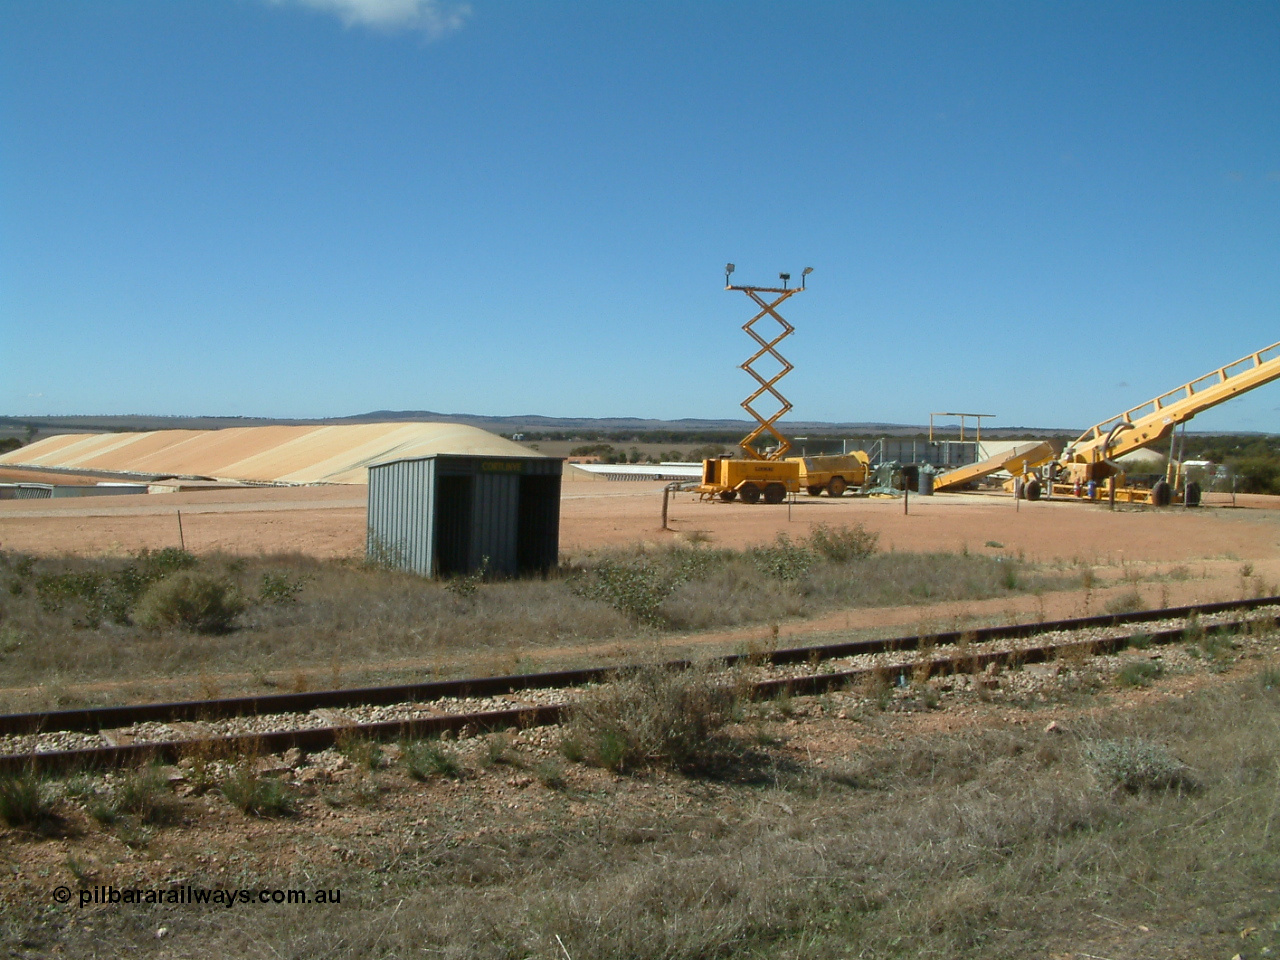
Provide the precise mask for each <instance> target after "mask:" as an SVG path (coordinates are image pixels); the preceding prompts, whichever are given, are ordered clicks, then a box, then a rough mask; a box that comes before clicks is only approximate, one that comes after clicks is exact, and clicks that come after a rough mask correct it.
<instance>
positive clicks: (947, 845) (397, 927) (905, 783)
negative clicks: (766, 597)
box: [0, 670, 1280, 960]
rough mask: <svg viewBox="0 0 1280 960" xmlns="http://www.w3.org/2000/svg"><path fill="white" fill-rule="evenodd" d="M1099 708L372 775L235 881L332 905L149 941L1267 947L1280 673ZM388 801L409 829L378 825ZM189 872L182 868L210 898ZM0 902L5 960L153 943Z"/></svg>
mask: <svg viewBox="0 0 1280 960" xmlns="http://www.w3.org/2000/svg"><path fill="white" fill-rule="evenodd" d="M1093 716H1094V717H1095V718H1094V719H1090V720H1087V721H1078V722H1077V723H1076V724H1075V725H1069V726H1070V728H1071V732H1068V733H1061V732H1059V733H1048V732H1045V733H1041V732H1040V731H1039V728H1038V727H1036V728H1032V729H1027V728H1017V727H1011V728H988V729H976V730H971V731H969V732H964V733H957V734H946V735H939V734H936V733H935V734H930V735H924V736H921V735H910V736H906V737H904V738H902V739H895V738H893V737H886V738H883V739H881V740H880V741H879V743H880V744H881V745H880V746H877V747H873V748H870V749H867V748H862V749H858V750H851V751H850V752H848V753H847V754H845V755H844V756H843V757H840V756H830V755H828V756H827V757H826V759H825V762H824V763H823V764H821V765H818V764H816V763H815V762H810V761H809V760H807V759H806V758H805V754H804V753H803V752H801V753H799V754H798V755H796V754H795V753H794V752H792V751H788V750H787V748H786V747H785V746H780V747H776V748H773V749H772V752H771V753H770V754H769V755H768V757H767V758H766V761H767V762H764V763H762V764H760V765H759V766H758V768H757V773H758V774H759V775H758V776H754V777H751V778H744V777H728V778H726V777H723V776H719V775H710V776H709V775H708V774H707V773H706V772H705V771H702V770H698V769H695V770H694V772H693V773H691V774H679V773H675V772H672V771H670V770H663V769H657V770H652V771H650V772H649V773H648V774H646V775H644V776H641V777H624V778H613V777H605V776H602V775H599V774H590V775H589V774H587V773H584V772H581V771H582V769H583V768H581V767H578V766H573V767H570V768H569V769H568V771H567V772H560V773H558V774H556V776H555V777H554V778H553V779H554V780H555V788H554V789H548V788H543V787H537V786H531V787H530V788H529V789H530V790H545V792H542V793H539V794H537V795H536V798H534V799H535V802H526V800H525V799H524V798H523V797H522V799H521V802H520V803H510V804H508V803H494V802H493V799H492V792H491V791H492V790H493V786H492V782H493V781H486V780H484V779H483V778H484V776H489V777H491V778H506V777H507V776H508V775H509V774H508V772H507V769H506V768H503V769H500V770H495V771H493V772H491V773H489V774H487V775H484V774H477V775H476V780H475V783H474V784H473V786H474V789H475V790H476V793H475V795H474V796H468V795H467V794H465V793H461V792H459V791H460V790H465V789H468V787H467V783H468V782H470V781H467V782H464V783H463V784H461V785H456V784H450V783H446V782H444V781H443V780H441V779H440V778H433V779H434V784H435V785H434V786H433V784H432V782H430V781H428V782H427V783H417V782H414V781H410V780H409V779H408V777H407V776H405V775H404V774H403V773H402V772H400V771H398V770H387V771H384V772H381V773H378V774H376V776H379V777H382V778H391V777H399V778H402V779H401V780H398V781H394V783H393V782H392V781H391V780H389V779H384V780H383V781H381V786H382V788H383V789H386V790H401V791H403V792H402V793H401V794H400V799H399V800H397V801H396V802H391V800H390V799H386V800H385V801H384V802H381V803H380V805H379V807H378V812H377V816H378V829H376V830H372V831H369V832H368V833H366V834H364V835H360V836H357V835H353V836H350V837H348V838H347V839H345V840H343V841H341V843H342V844H343V850H344V854H343V857H342V859H340V860H335V859H334V858H333V857H330V856H328V855H327V851H328V850H329V846H328V844H329V843H331V842H333V841H331V840H327V839H326V840H322V841H321V842H320V843H318V844H314V845H313V844H310V843H303V844H302V845H301V846H300V848H299V855H298V857H297V859H296V860H292V861H290V862H291V866H290V867H289V868H288V869H287V870H279V871H277V872H276V873H274V874H273V873H270V872H269V871H268V872H267V873H266V874H264V873H261V872H255V873H253V875H252V881H253V883H254V884H263V885H265V884H271V885H279V886H282V887H301V888H314V887H316V886H323V887H326V888H340V889H341V890H342V898H343V900H342V909H340V910H338V909H331V910H326V911H318V910H300V909H297V908H272V907H263V908H258V909H255V911H254V912H253V914H252V920H251V921H248V920H246V916H245V915H244V914H243V913H240V914H236V913H235V912H227V911H215V912H195V911H187V912H183V911H175V912H172V915H171V916H167V917H166V919H165V921H164V922H166V923H168V924H170V926H171V927H172V928H173V929H174V930H175V931H176V932H175V933H174V934H173V936H172V939H171V940H170V942H169V943H168V944H167V945H166V946H167V949H168V951H169V955H172V956H177V957H185V956H195V955H203V956H210V955H212V956H241V957H248V958H267V957H284V956H290V957H304V956H331V957H344V958H383V957H391V956H419V955H425V956H442V957H451V958H464V957H465V958H485V960H487V958H492V960H517V958H528V957H537V958H547V960H550V958H552V957H561V958H562V957H564V956H565V955H566V954H567V955H569V956H571V957H573V958H574V960H605V958H617V960H621V958H628V960H633V958H639V960H646V958H664V960H695V958H697V960H704V958H718V957H724V958H728V957H770V958H773V957H782V958H796V960H801V958H803V960H827V958H844V957H851V956H852V957H856V956H875V957H938V958H942V957H948V958H951V957H956V958H987V957H1025V956H1046V955H1049V956H1052V955H1092V956H1105V957H1112V958H1117V960H1119V958H1131V960H1132V958H1139V957H1154V956H1171V957H1183V956H1185V957H1192V956H1232V955H1234V954H1235V953H1241V954H1242V955H1246V956H1249V957H1256V956H1259V955H1267V954H1265V953H1263V952H1262V951H1263V948H1266V949H1268V950H1270V951H1275V950H1276V949H1280V921H1278V920H1277V915H1278V913H1280V893H1278V892H1277V888H1278V887H1280V867H1278V866H1277V865H1278V864H1280V805H1278V804H1277V802H1276V797H1277V796H1278V795H1280V748H1278V747H1277V742H1278V740H1277V736H1276V734H1277V728H1278V727H1280V691H1278V690H1277V683H1276V672H1275V671H1274V670H1269V671H1264V672H1262V673H1260V674H1258V675H1257V676H1254V677H1250V678H1248V679H1245V680H1241V681H1238V682H1232V683H1227V682H1221V683H1220V685H1219V686H1218V687H1217V688H1216V689H1211V690H1208V691H1205V692H1201V693H1199V694H1195V695H1192V696H1188V697H1185V698H1182V699H1170V700H1168V701H1163V702H1155V703H1153V704H1152V705H1150V706H1146V707H1142V708H1138V709H1135V710H1133V711H1131V712H1123V711H1113V712H1111V713H1099V714H1095V715H1093ZM877 718H879V719H877ZM865 722H866V723H870V724H873V725H874V724H881V723H887V722H888V721H887V720H884V719H883V715H879V714H874V715H872V717H871V719H869V720H867V721H865ZM729 729H730V730H733V728H732V727H730V728H729ZM1126 778H1131V779H1126ZM486 783H488V784H489V786H486ZM395 784H400V785H399V786H396V785H395ZM1116 786H1119V787H1120V789H1115V787H1116ZM548 787H550V784H548ZM432 790H434V791H436V792H434V793H430V794H429V796H426V797H420V796H418V794H420V792H421V791H432ZM445 798H447V803H442V801H443V800H444V799H445ZM415 804H416V806H415ZM401 806H408V807H413V808H414V809H415V810H417V811H418V812H416V813H415V812H408V813H406V815H405V817H404V818H402V819H400V820H397V819H396V817H395V814H396V812H397V810H398V809H399V807H401ZM423 810H427V811H430V814H429V816H428V817H427V819H422V812H421V811H423ZM299 815H300V816H301V817H303V818H305V817H308V816H312V815H315V814H312V813H308V812H305V811H304V812H301V813H300V814H299ZM29 842H34V843H38V842H42V841H35V840H32V841H29ZM201 869H202V868H199V867H195V868H194V876H192V873H191V872H187V873H185V874H184V876H186V877H187V878H188V880H189V881H190V882H195V883H202V882H208V883H212V881H213V880H214V879H215V878H213V877H211V876H205V875H204V874H203V873H201ZM0 909H3V911H4V916H3V924H0V942H7V943H8V944H9V945H10V946H12V947H13V949H14V951H15V955H19V956H27V955H30V956H35V955H40V953H41V951H43V953H44V954H52V953H59V952H61V953H64V954H66V955H88V954H89V953H90V952H91V951H92V945H93V944H97V943H100V942H110V943H112V944H113V945H114V946H115V948H116V949H117V952H124V951H125V950H126V949H127V948H134V949H143V948H145V947H146V945H147V944H148V943H150V944H151V945H152V946H151V949H153V948H154V929H153V928H154V927H155V923H152V922H149V921H150V920H154V919H155V916H154V915H153V914H152V913H144V912H143V911H142V910H141V909H135V910H132V911H130V910H125V909H112V910H100V911H95V912H93V914H92V915H91V916H90V914H88V913H87V912H85V911H76V910H75V908H74V905H72V906H71V907H68V908H67V909H66V911H65V912H64V913H63V914H58V913H56V912H55V913H50V912H49V911H48V909H47V908H46V907H45V906H44V905H43V904H40V905H36V904H34V902H25V901H23V900H22V899H20V898H13V899H9V900H8V901H7V902H6V904H5V906H4V907H3V908H0ZM73 917H74V918H76V922H70V918H73ZM64 918H65V921H66V922H64ZM90 921H91V924H90ZM157 922H158V921H157ZM90 925H91V926H92V928H93V929H92V931H90V929H89V927H90ZM20 944H26V945H27V946H25V947H22V946H19V945H20Z"/></svg>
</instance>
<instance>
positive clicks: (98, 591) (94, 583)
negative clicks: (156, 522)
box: [35, 547, 196, 629]
mask: <svg viewBox="0 0 1280 960" xmlns="http://www.w3.org/2000/svg"><path fill="white" fill-rule="evenodd" d="M195 563H196V558H195V557H194V556H193V555H191V554H189V553H187V552H186V551H185V550H179V549H177V548H176V547H167V548H165V549H164V550H158V551H156V552H155V553H152V552H150V551H148V550H143V551H141V552H140V553H138V554H137V555H136V556H135V557H134V559H133V561H132V562H130V563H128V564H126V565H125V566H123V567H121V568H120V569H118V570H115V571H114V572H108V571H103V570H89V571H71V572H68V573H50V574H44V575H42V576H40V577H37V578H36V582H35V586H36V596H37V597H38V598H39V601H40V606H41V608H42V609H43V610H44V611H45V612H46V613H54V612H56V611H58V610H61V609H62V608H63V606H65V605H66V604H68V603H79V604H81V605H82V616H81V617H80V618H79V619H78V620H77V621H76V623H77V625H78V626H84V627H89V628H91V629H96V628H97V627H99V626H100V625H101V624H102V623H103V621H110V622H111V623H115V624H119V625H121V626H124V625H126V624H128V623H129V613H130V610H131V608H132V607H133V606H134V605H135V604H136V603H137V601H138V598H139V596H141V595H142V593H143V592H144V591H145V590H146V589H147V588H148V587H150V586H151V585H152V584H154V583H156V582H157V581H159V580H161V579H163V578H164V577H166V576H168V575H169V574H171V573H175V572H177V571H179V570H186V569H188V568H190V567H192V566H194V565H195Z"/></svg>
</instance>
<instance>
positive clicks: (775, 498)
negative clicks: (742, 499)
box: [764, 483, 787, 503]
mask: <svg viewBox="0 0 1280 960" xmlns="http://www.w3.org/2000/svg"><path fill="white" fill-rule="evenodd" d="M785 499H787V488H786V487H784V486H783V485H782V484H780V483H771V484H769V485H768V486H766V487H765V488H764V502H765V503H781V502H782V501H783V500H785Z"/></svg>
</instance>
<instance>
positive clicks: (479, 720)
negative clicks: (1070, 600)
mask: <svg viewBox="0 0 1280 960" xmlns="http://www.w3.org/2000/svg"><path fill="white" fill-rule="evenodd" d="M1190 624H1194V629H1195V630H1197V631H1201V632H1203V633H1204V634H1206V635H1210V634H1215V633H1234V632H1239V631H1241V630H1244V629H1248V628H1250V627H1251V626H1252V627H1253V628H1254V629H1257V628H1258V627H1259V626H1261V627H1263V628H1266V629H1270V628H1273V627H1276V626H1277V625H1280V597H1263V598H1258V599H1254V600H1240V601H1229V602H1225V603H1211V604H1198V605H1194V606H1187V607H1173V608H1168V609H1162V610H1148V611H1141V612H1137V613H1130V614H1117V615H1105V616H1096V617H1081V618H1074V619H1069V620H1057V621H1050V622H1039V623H1023V624H1014V625H1009V626H1000V627H982V628H974V629H971V630H964V631H951V632H945V633H935V634H925V635H915V636H901V637H892V638H887V639H878V640H856V641H848V642H844V643H834V644H823V645H816V646H805V647H793V648H787V649H784V650H777V651H772V652H767V653H761V654H739V655H734V656H727V657H720V658H715V662H716V663H719V664H723V665H725V666H727V667H733V666H747V667H749V668H750V669H752V670H753V671H754V672H755V674H756V679H755V680H754V681H753V682H752V684H751V689H752V692H753V695H754V696H756V697H757V698H769V697H776V696H780V695H783V694H811V693H821V692H823V691H826V690H831V689H836V688H840V687H846V686H849V685H854V684H857V683H858V682H860V681H865V680H866V678H867V677H869V676H872V675H877V676H879V677H880V678H882V679H884V680H887V681H888V682H891V683H902V682H904V681H905V680H907V679H910V678H911V677H912V676H915V677H919V675H920V673H921V672H922V671H924V672H927V674H928V675H930V676H938V675H946V674H955V673H976V672H979V671H982V670H984V669H986V668H987V667H988V666H989V665H990V664H993V663H998V664H1005V665H1010V664H1014V663H1019V664H1035V663H1042V662H1045V661H1047V660H1052V659H1054V658H1056V657H1061V656H1064V655H1066V656H1070V655H1072V654H1073V651H1074V652H1075V653H1078V654H1079V655H1091V654H1102V653H1111V652H1115V651H1117V650H1120V649H1123V648H1124V647H1126V646H1128V645H1129V644H1130V643H1131V642H1132V641H1133V640H1134V638H1136V637H1137V636H1139V635H1142V636H1145V637H1146V638H1147V640H1148V641H1149V642H1150V643H1152V644H1157V645H1158V644H1168V643H1173V642H1177V641H1179V640H1182V639H1184V638H1185V637H1186V635H1187V633H1188V626H1189V625H1190ZM690 665H691V663H690V662H689V661H673V662H671V663H669V664H667V666H669V667H672V668H677V669H678V668H682V667H688V666H690ZM627 669H628V668H627V667H607V668H604V667H602V668H591V669H583V670H564V671H556V672H551V673H541V674H522V675H517V676H505V677H478V678H472V679H464V680H446V681H436V682H429V683H419V684H403V685H396V686H386V687H365V688H355V689H346V690H325V691H314V692H307V693H288V694H270V695H263V696H254V697H234V698H225V699H217V700H197V701H181V702H175V703H151V704H137V705H127V706H115V707H98V708H86V709H79V710H55V711H49V712H44V713H20V714H3V715H0V773H5V772H17V771H20V770H25V769H35V770H39V771H58V770H67V769H80V768H94V767H105V766H120V765H129V764H136V763H140V762H144V761H146V760H153V759H154V760H161V761H165V762H175V761H176V760H178V759H179V758H180V757H181V756H182V754H184V753H186V752H189V751H192V750H193V749H195V748H196V747H197V745H202V746H204V747H208V748H212V749H215V750H216V751H217V752H218V753H219V755H222V756H234V755H237V754H244V753H281V752H283V751H285V750H289V749H291V748H297V749H299V750H302V751H303V752H307V753H311V752H316V751H319V750H324V749H326V748H328V747H331V746H333V745H334V744H335V743H337V742H339V740H340V739H341V738H344V737H351V736H359V737H366V738H370V739H396V738H408V737H431V736H439V735H441V734H445V733H465V732H475V733H480V732H486V731H493V730H500V729H505V728H510V727H529V726H540V725H546V724H553V723H556V722H558V721H559V720H560V719H561V717H562V715H563V713H564V711H565V709H566V707H567V706H568V705H569V704H570V703H571V701H572V698H573V693H574V691H577V690H580V689H581V688H583V687H586V686H590V685H592V684H598V683H603V682H607V681H608V680H609V679H610V678H611V677H614V676H616V675H617V674H619V673H621V672H625V671H626V670H627Z"/></svg>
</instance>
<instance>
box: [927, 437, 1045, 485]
mask: <svg viewBox="0 0 1280 960" xmlns="http://www.w3.org/2000/svg"><path fill="white" fill-rule="evenodd" d="M1052 459H1053V447H1052V446H1050V445H1049V444H1048V443H1047V442H1045V441H1044V440H1039V441H1032V442H1030V443H1020V444H1018V445H1017V446H1016V447H1012V448H1010V449H1009V450H1006V451H1005V452H1004V453H997V454H996V455H995V456H994V457H987V459H985V460H980V461H978V462H977V463H971V464H969V465H968V466H964V467H957V468H956V469H955V470H948V471H947V472H946V473H940V474H938V476H937V477H936V478H935V479H934V481H933V489H934V491H935V492H946V491H948V490H958V489H960V488H961V487H963V486H964V485H965V484H968V483H973V482H974V481H975V480H981V479H982V478H983V477H989V476H991V474H993V473H999V472H1000V471H1001V470H1007V471H1009V473H1011V474H1013V475H1014V476H1015V477H1020V476H1022V475H1023V474H1026V473H1030V472H1031V471H1032V470H1034V469H1035V468H1036V467H1039V466H1041V465H1042V464H1046V463H1048V462H1049V461H1050V460H1052Z"/></svg>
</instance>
